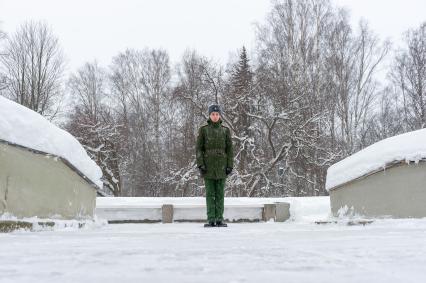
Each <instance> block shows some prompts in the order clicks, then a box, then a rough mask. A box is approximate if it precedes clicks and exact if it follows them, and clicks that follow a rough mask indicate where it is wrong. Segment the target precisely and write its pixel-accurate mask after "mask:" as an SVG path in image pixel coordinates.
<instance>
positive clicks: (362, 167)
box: [326, 129, 426, 190]
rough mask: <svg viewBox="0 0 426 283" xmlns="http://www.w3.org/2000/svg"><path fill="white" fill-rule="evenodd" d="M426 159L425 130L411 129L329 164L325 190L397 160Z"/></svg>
mask: <svg viewBox="0 0 426 283" xmlns="http://www.w3.org/2000/svg"><path fill="white" fill-rule="evenodd" d="M424 158H426V129H421V130H417V131H413V132H408V133H405V134H402V135H397V136H394V137H391V138H387V139H384V140H382V141H379V142H377V143H375V144H372V145H370V146H368V147H366V148H364V149H363V150H360V151H359V152H357V153H355V154H353V155H351V156H349V157H347V158H345V159H343V160H342V161H340V162H338V163H336V164H334V165H332V166H330V168H328V171H327V181H326V189H327V190H330V189H332V188H334V187H337V186H339V185H342V184H344V183H347V182H349V181H352V180H354V179H357V178H359V177H362V176H364V175H366V174H368V173H371V172H374V171H376V170H380V169H384V168H385V167H386V165H387V164H389V163H391V162H395V161H405V162H407V163H409V162H416V163H418V162H419V161H420V160H422V159H424Z"/></svg>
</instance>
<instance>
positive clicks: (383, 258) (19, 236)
mask: <svg viewBox="0 0 426 283" xmlns="http://www.w3.org/2000/svg"><path fill="white" fill-rule="evenodd" d="M297 201H298V204H294V209H295V210H294V211H295V212H297V213H299V214H300V215H299V216H298V217H295V218H294V220H292V221H288V222H284V223H273V222H267V223H240V224H230V225H229V227H227V228H203V227H202V224H200V223H174V224H160V223H157V224H116V225H98V226H96V225H95V226H89V227H88V228H85V229H81V230H77V229H59V230H56V231H51V232H21V231H17V232H13V233H9V234H0V282H2V283H3V282H5V283H7V282H14V283H15V282H61V283H65V282H197V283H198V282H327V283H330V282H339V283H340V282H386V283H389V282H404V283H405V282H424V280H425V278H426V268H425V266H426V256H425V254H426V219H418V220H413V219H405V220H391V219H390V220H389V219H388V220H376V221H375V222H374V223H373V224H370V225H367V226H347V225H345V223H346V221H345V220H341V222H339V223H338V224H326V225H317V224H314V223H313V219H315V217H319V218H320V219H318V220H324V217H325V218H327V217H329V216H327V215H328V211H329V207H327V206H326V205H323V204H324V198H318V199H315V198H308V199H306V201H304V199H298V200H297ZM328 219H330V218H328Z"/></svg>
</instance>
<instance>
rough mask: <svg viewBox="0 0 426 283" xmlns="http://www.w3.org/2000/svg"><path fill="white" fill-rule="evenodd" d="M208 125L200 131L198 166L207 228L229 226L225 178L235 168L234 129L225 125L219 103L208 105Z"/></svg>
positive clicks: (197, 147)
mask: <svg viewBox="0 0 426 283" xmlns="http://www.w3.org/2000/svg"><path fill="white" fill-rule="evenodd" d="M208 111H209V119H208V120H207V125H204V126H202V127H201V128H200V129H199V131H198V137H197V145H196V151H197V152H196V156H197V166H198V169H199V170H200V173H201V176H202V177H203V178H204V184H205V187H206V203H207V220H208V223H207V224H205V225H204V227H215V226H217V227H226V226H227V224H226V223H224V222H223V210H224V196H225V193H224V190H225V181H226V177H227V176H228V175H229V174H231V172H232V168H233V147H232V140H231V131H230V130H229V128H228V127H225V126H223V125H222V119H221V115H222V111H221V109H220V106H219V105H217V104H213V105H210V106H209V109H208Z"/></svg>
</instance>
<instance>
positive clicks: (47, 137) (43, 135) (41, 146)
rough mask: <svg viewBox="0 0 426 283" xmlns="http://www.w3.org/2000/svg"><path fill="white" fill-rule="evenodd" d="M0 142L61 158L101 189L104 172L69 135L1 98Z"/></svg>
mask: <svg viewBox="0 0 426 283" xmlns="http://www.w3.org/2000/svg"><path fill="white" fill-rule="evenodd" d="M0 139H2V140H5V141H8V142H11V143H15V144H18V145H21V146H25V147H28V148H31V149H35V150H39V151H43V152H46V153H50V154H53V155H57V156H60V157H62V158H65V159H66V160H68V161H69V162H70V163H71V164H72V165H74V166H75V167H76V168H77V169H78V170H80V171H81V172H82V173H83V174H84V175H86V176H87V177H88V178H89V179H90V180H91V181H93V182H94V183H95V184H96V185H98V186H99V187H100V188H101V187H102V181H101V180H100V178H101V177H102V170H101V169H100V168H99V166H98V165H97V164H96V163H95V162H94V161H93V160H92V159H90V157H89V156H88V155H87V153H86V151H85V150H84V148H83V146H82V145H81V144H80V143H79V142H78V141H77V139H75V138H74V137H73V136H72V135H71V134H70V133H68V132H67V131H64V130H62V129H60V128H58V127H57V126H55V125H53V124H52V123H51V122H49V121H48V120H47V119H46V118H44V117H43V116H41V115H40V114H38V113H36V112H34V111H32V110H30V109H28V108H26V107H24V106H22V105H19V104H17V103H15V102H13V101H11V100H9V99H7V98H5V97H2V96H0Z"/></svg>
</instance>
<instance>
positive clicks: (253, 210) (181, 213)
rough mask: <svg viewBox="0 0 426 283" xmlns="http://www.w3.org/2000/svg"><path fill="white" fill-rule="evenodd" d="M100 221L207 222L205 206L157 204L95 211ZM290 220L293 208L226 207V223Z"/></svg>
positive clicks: (282, 205) (285, 205)
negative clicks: (101, 219)
mask: <svg viewBox="0 0 426 283" xmlns="http://www.w3.org/2000/svg"><path fill="white" fill-rule="evenodd" d="M96 214H97V216H98V217H99V218H103V219H106V220H107V221H108V223H111V224H119V223H158V222H162V223H173V222H205V221H206V220H207V219H206V205H205V204H175V205H174V204H160V203H159V204H158V205H152V204H150V205H146V206H143V205H129V206H125V205H118V206H105V205H104V206H100V207H97V208H96ZM289 218H290V204H289V203H286V202H277V203H269V204H232V205H225V209H224V219H225V221H226V222H233V223H238V222H260V221H269V220H271V219H272V220H273V221H276V222H284V221H286V220H288V219H289Z"/></svg>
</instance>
